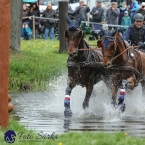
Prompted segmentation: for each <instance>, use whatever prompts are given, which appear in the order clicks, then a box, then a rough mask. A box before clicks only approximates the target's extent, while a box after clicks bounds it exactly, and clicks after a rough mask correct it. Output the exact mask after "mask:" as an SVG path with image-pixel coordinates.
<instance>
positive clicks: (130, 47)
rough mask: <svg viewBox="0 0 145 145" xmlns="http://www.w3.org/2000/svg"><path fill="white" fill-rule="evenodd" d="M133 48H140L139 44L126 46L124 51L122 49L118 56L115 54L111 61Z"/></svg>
mask: <svg viewBox="0 0 145 145" xmlns="http://www.w3.org/2000/svg"><path fill="white" fill-rule="evenodd" d="M132 48H139V46H129V47H128V48H126V49H125V50H124V51H122V52H121V53H120V54H118V55H117V56H115V57H114V58H112V60H111V61H114V60H115V59H116V58H118V57H119V56H120V55H122V54H123V53H125V52H126V51H127V50H129V49H132Z"/></svg>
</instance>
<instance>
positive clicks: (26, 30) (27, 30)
mask: <svg viewBox="0 0 145 145" xmlns="http://www.w3.org/2000/svg"><path fill="white" fill-rule="evenodd" d="M21 36H22V37H23V38H24V40H30V39H31V38H32V31H31V29H30V27H28V25H27V23H24V24H23V28H22V31H21Z"/></svg>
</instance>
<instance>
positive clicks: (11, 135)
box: [4, 130, 16, 144]
mask: <svg viewBox="0 0 145 145" xmlns="http://www.w3.org/2000/svg"><path fill="white" fill-rule="evenodd" d="M15 137H16V134H15V132H14V131H13V130H8V131H7V132H6V133H5V134H4V140H5V142H7V143H9V144H12V143H14V142H15Z"/></svg>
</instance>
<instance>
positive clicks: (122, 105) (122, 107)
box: [119, 103, 126, 113]
mask: <svg viewBox="0 0 145 145" xmlns="http://www.w3.org/2000/svg"><path fill="white" fill-rule="evenodd" d="M125 108H126V107H125V104H124V103H122V104H121V105H120V106H119V111H120V112H121V113H123V112H124V111H125Z"/></svg>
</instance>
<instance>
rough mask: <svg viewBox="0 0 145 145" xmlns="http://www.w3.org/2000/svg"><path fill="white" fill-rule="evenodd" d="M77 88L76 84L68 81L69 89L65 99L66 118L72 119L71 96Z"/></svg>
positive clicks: (66, 91)
mask: <svg viewBox="0 0 145 145" xmlns="http://www.w3.org/2000/svg"><path fill="white" fill-rule="evenodd" d="M74 87H75V83H74V82H73V81H71V79H70V78H69V79H68V83H67V88H66V90H65V99H64V107H65V110H64V116H65V117H72V111H71V109H70V94H71V91H72V89H73V88H74Z"/></svg>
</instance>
